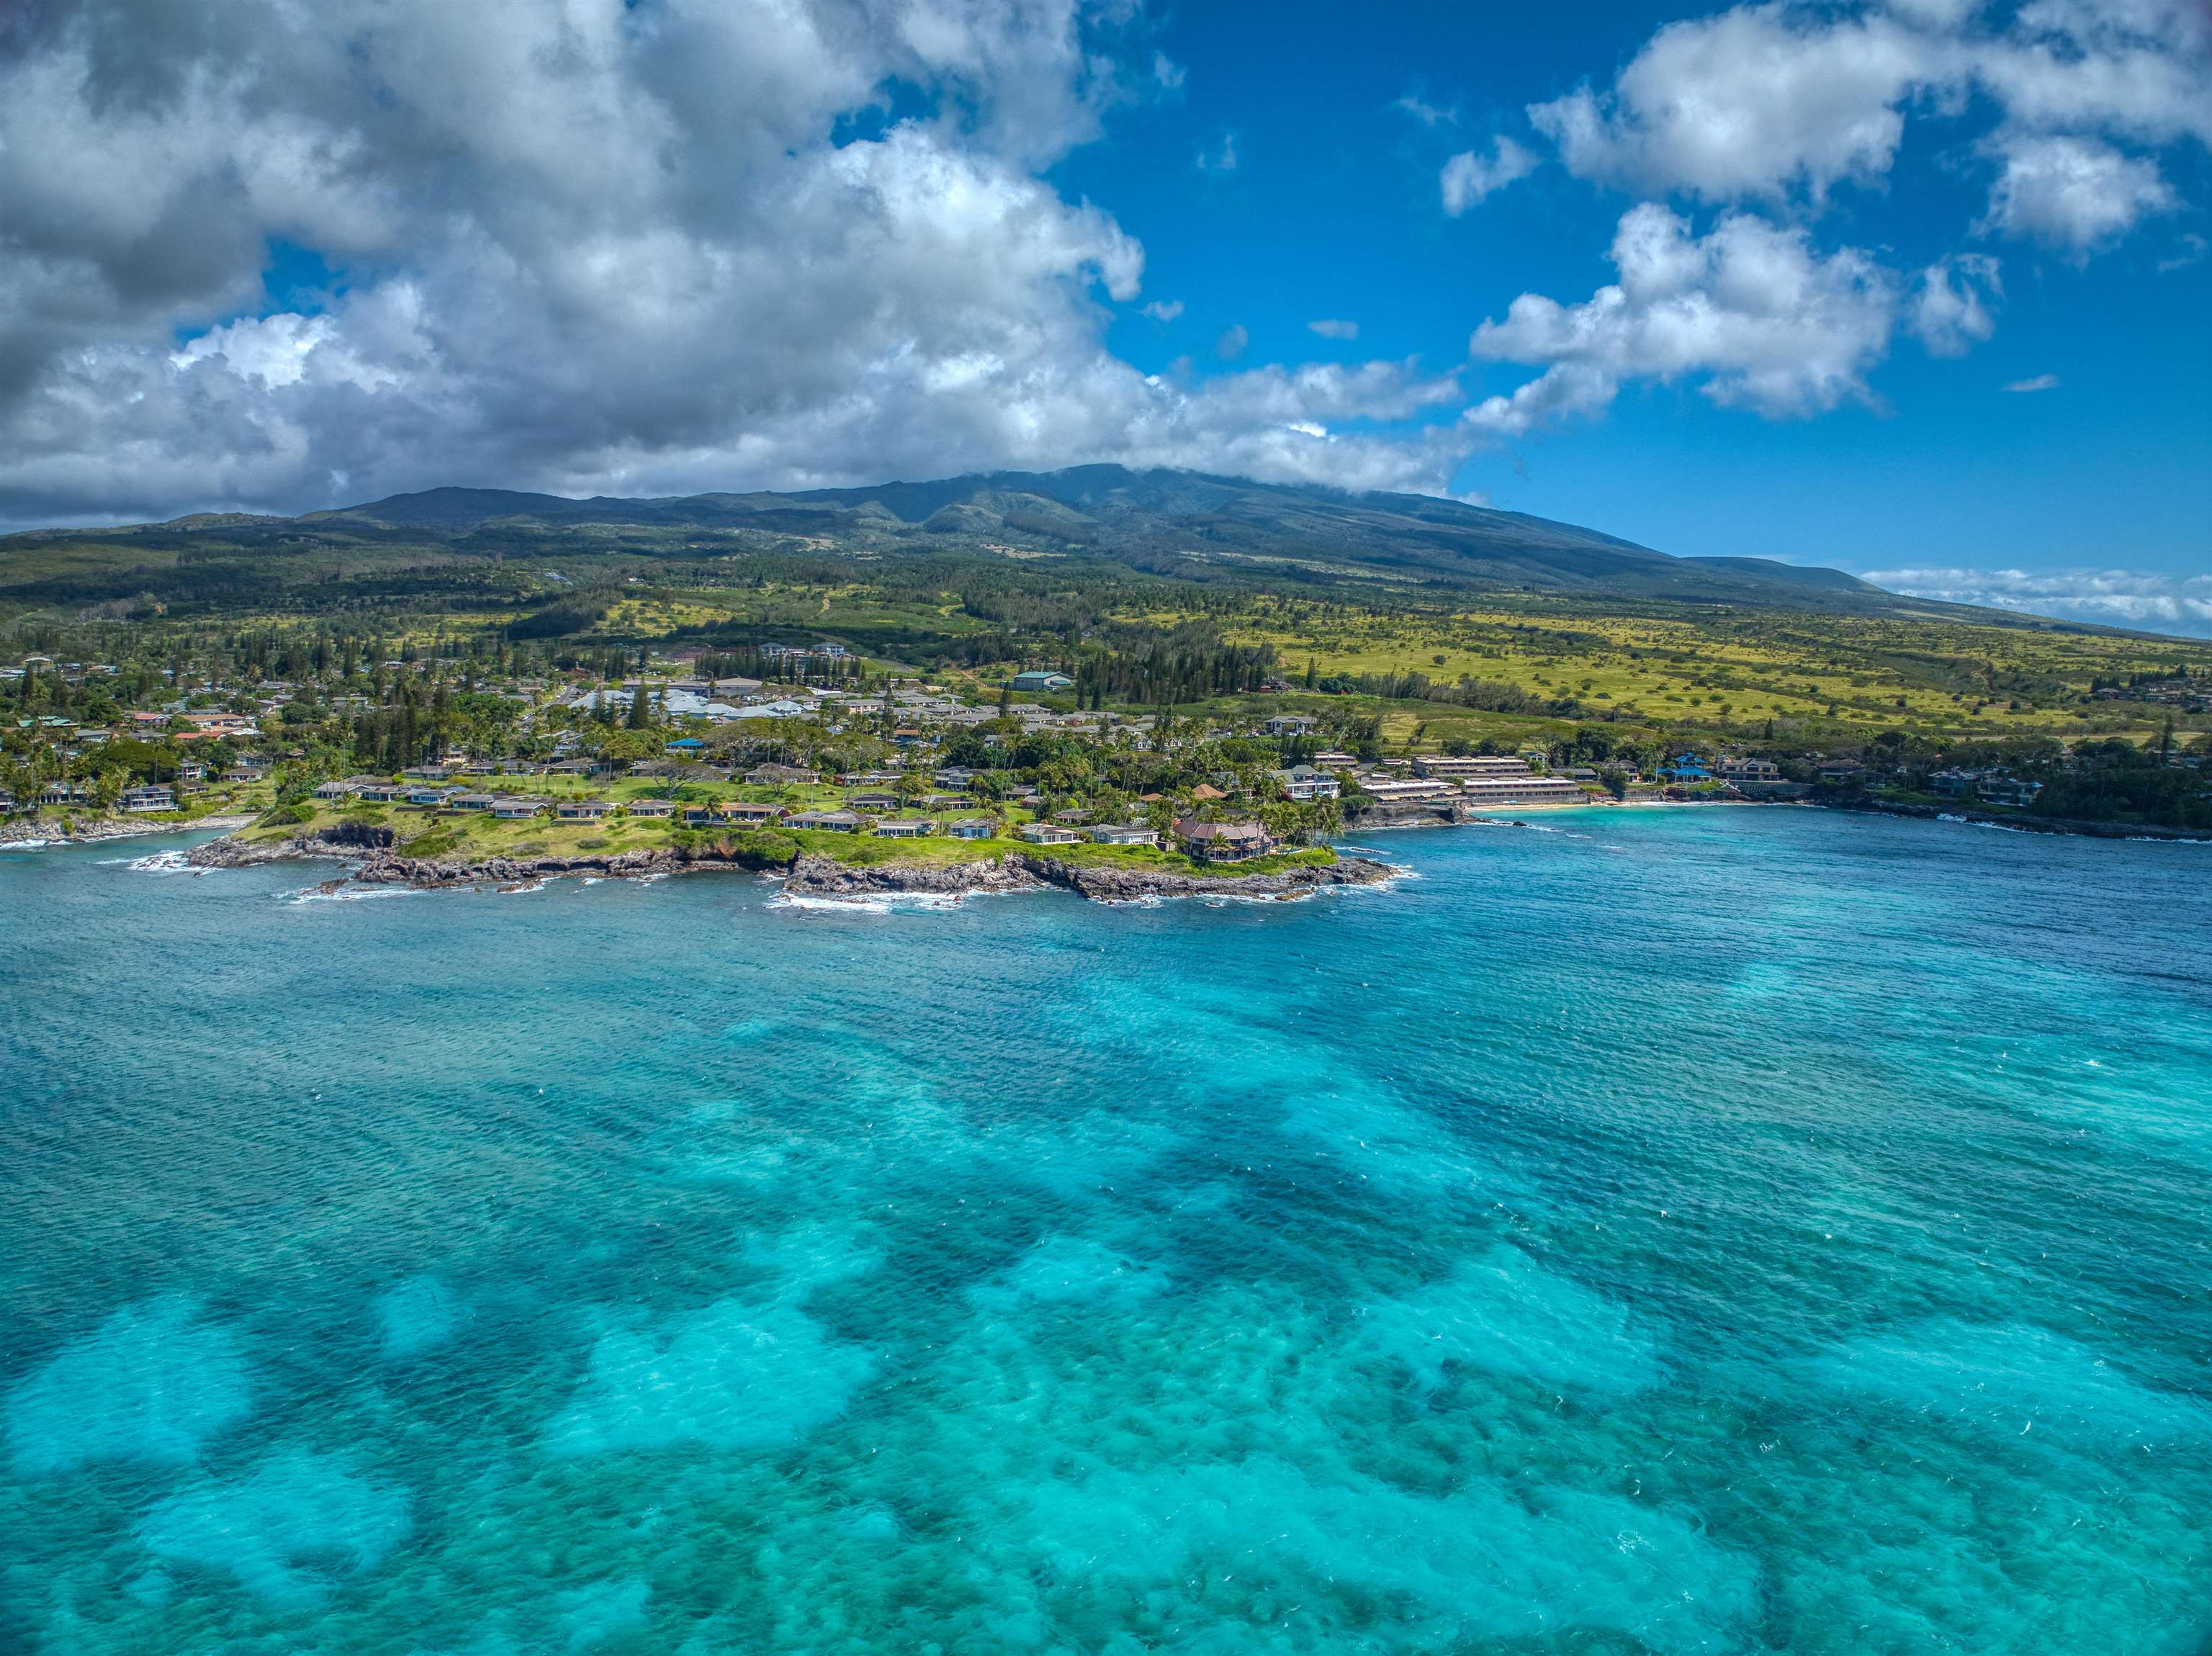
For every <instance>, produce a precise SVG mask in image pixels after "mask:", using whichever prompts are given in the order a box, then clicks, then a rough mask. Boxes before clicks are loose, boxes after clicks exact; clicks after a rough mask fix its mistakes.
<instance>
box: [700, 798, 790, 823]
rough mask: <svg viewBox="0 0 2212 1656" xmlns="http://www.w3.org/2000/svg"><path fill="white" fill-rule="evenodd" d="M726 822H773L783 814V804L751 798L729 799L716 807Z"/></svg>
mask: <svg viewBox="0 0 2212 1656" xmlns="http://www.w3.org/2000/svg"><path fill="white" fill-rule="evenodd" d="M714 810H715V811H716V812H717V813H718V814H719V815H720V816H721V817H722V819H723V820H724V821H725V822H751V823H761V822H774V821H775V819H776V818H777V817H779V816H782V815H783V807H782V806H781V805H763V804H757V803H755V802H754V801H752V800H750V799H729V800H725V801H724V802H723V803H722V804H719V805H716V806H714Z"/></svg>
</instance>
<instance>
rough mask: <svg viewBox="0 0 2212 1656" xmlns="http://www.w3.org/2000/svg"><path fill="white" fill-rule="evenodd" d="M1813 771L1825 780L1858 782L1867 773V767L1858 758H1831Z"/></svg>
mask: <svg viewBox="0 0 2212 1656" xmlns="http://www.w3.org/2000/svg"><path fill="white" fill-rule="evenodd" d="M1865 774H1866V767H1865V766H1864V765H1862V764H1860V763H1859V761H1857V760H1856V759H1831V760H1829V761H1827V762H1826V764H1823V765H1821V766H1820V767H1817V768H1816V769H1815V770H1814V775H1815V776H1818V777H1819V778H1820V779H1821V780H1822V781H1823V782H1856V781H1857V780H1858V779H1859V778H1861V777H1862V776H1864V775H1865Z"/></svg>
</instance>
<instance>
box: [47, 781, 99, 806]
mask: <svg viewBox="0 0 2212 1656" xmlns="http://www.w3.org/2000/svg"><path fill="white" fill-rule="evenodd" d="M91 797H92V790H91V789H89V788H88V787H86V786H85V785H84V784H83V783H82V782H71V781H69V780H67V779H63V780H60V781H55V782H49V783H47V784H46V786H44V787H42V788H40V790H39V803H40V804H42V805H74V804H79V803H80V802H82V801H83V800H86V799H89V798H91Z"/></svg>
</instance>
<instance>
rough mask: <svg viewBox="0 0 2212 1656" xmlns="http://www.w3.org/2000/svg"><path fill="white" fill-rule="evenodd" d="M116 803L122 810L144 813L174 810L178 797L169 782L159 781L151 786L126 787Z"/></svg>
mask: <svg viewBox="0 0 2212 1656" xmlns="http://www.w3.org/2000/svg"><path fill="white" fill-rule="evenodd" d="M115 803H116V804H117V806H118V808H120V809H121V810H127V811H135V812H139V813H142V814H144V813H151V812H155V811H164V810H175V809H176V808H177V797H176V795H175V793H174V792H172V791H171V789H170V788H169V786H168V785H167V783H158V784H156V785H155V786H151V787H143V788H125V789H124V790H123V792H122V795H121V797H119V798H118V799H117V800H116V802H115Z"/></svg>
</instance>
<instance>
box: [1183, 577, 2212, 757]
mask: <svg viewBox="0 0 2212 1656" xmlns="http://www.w3.org/2000/svg"><path fill="white" fill-rule="evenodd" d="M1153 619H1154V620H1156V621H1158V622H1162V623H1166V622H1168V621H1169V620H1170V618H1169V617H1166V616H1155V617H1153ZM1224 630H1225V635H1226V636H1227V637H1228V638H1229V639H1230V640H1231V641H1233V642H1239V643H1252V644H1270V645H1273V646H1275V648H1276V649H1277V651H1278V652H1279V653H1280V655H1281V657H1282V658H1283V660H1284V663H1285V667H1286V668H1287V669H1288V676H1289V677H1290V679H1291V682H1292V683H1293V685H1296V684H1297V683H1298V682H1300V678H1301V676H1302V674H1303V673H1304V669H1305V666H1306V664H1309V663H1310V664H1313V667H1314V669H1315V670H1316V673H1318V674H1319V675H1322V676H1328V675H1331V674H1339V675H1350V674H1363V673H1364V674H1386V673H1397V674H1403V673H1410V672H1419V673H1424V674H1426V675H1428V676H1430V677H1431V678H1433V679H1436V680H1439V681H1442V682H1455V681H1456V680H1458V679H1459V678H1460V677H1462V676H1467V677H1471V678H1475V679H1480V680H1486V681H1491V682H1498V683H1507V684H1513V685H1517V686H1519V687H1521V688H1523V689H1525V690H1528V691H1529V692H1530V693H1531V694H1532V695H1538V696H1541V697H1543V698H1545V699H1546V700H1557V699H1559V698H1565V697H1571V698H1572V699H1573V700H1574V701H1577V703H1579V704H1580V708H1581V711H1582V712H1583V713H1584V714H1585V715H1587V714H1603V713H1607V712H1610V713H1613V714H1615V715H1616V716H1618V717H1620V718H1622V719H1632V720H1634V721H1636V722H1638V723H1642V724H1649V725H1736V726H1746V725H1749V726H1763V725H1764V724H1765V722H1766V721H1767V720H1770V719H1773V720H1787V721H1791V722H1796V723H1804V722H1815V723H1838V724H1848V725H1854V726H1857V727H1860V728H1863V729H1870V730H1873V731H1880V730H1881V729H1885V728H1893V727H1911V728H1913V729H1917V730H1937V731H1946V732H1955V733H1959V734H1968V733H1975V734H1987V735H1990V736H2003V735H2011V734H2039V733H2044V734H2057V733H2062V732H2063V733H2067V734H2086V733H2105V732H2112V733H2127V732H2130V731H2138V730H2141V729H2144V728H2154V727H2155V726H2156V725H2157V724H2158V722H2159V721H2160V719H2162V717H2163V715H2162V713H2160V712H2159V711H2158V710H2154V709H2150V708H2148V707H2146V706H2145V705H2144V704H2141V703H2134V704H2129V703H2116V702H2095V703H2088V704H2087V705H2084V699H2085V698H2086V697H2087V695H2088V692H2089V689H2090V687H2091V684H2092V682H2093V681H2094V680H2095V679H2097V678H2099V677H2100V676H2102V677H2107V678H2115V677H2119V678H2124V677H2126V676H2130V675H2132V674H2136V673H2144V672H2151V671H2156V670H2165V669H2166V668H2169V667H2172V666H2175V665H2178V664H2188V665H2190V666H2192V667H2194V668H2196V669H2197V670H2200V671H2204V672H2208V673H2212V646H2205V645H2203V644H2200V643H2196V642H2192V641H2189V640H2164V639H2160V640H2149V639H2138V638H2133V637H2129V636H2126V635H2123V634H2100V633H2093V632H2087V631H2080V630H2075V629H2059V628H2053V629H2051V630H2047V631H2045V630H2036V629H2030V628H2014V627H2000V626H1987V627H1981V626H1973V625H1968V624H1961V623H1955V622H1936V621H1913V622H1901V621H1893V620H1887V619H1878V618H1861V617H1854V616H1808V615H1777V614H1772V613H1761V614H1756V615H1749V614H1741V613H1738V612H1729V611H1719V612H1712V613H1692V612H1683V611H1677V612H1675V613H1674V614H1671V615H1669V614H1663V613H1629V614H1620V613H1606V612H1603V611H1601V610H1595V609H1594V608H1590V607H1586V606H1572V607H1567V606H1555V607H1539V606H1534V605H1532V606H1529V607H1526V608H1519V607H1516V608H1513V609H1501V608H1497V607H1488V606H1486V607H1482V608H1471V609H1466V610H1433V611H1416V612H1408V611H1405V610H1391V611H1375V610H1353V609H1346V608H1345V607H1343V606H1336V605H1329V606H1322V605H1310V606H1301V605H1298V604H1283V605H1280V606H1274V607H1272V608H1270V609H1268V610H1261V611H1259V612H1257V613H1255V614H1254V615H1252V616H1249V618H1246V617H1239V618H1237V619H1236V620H1235V621H1233V622H1231V624H1230V625H1229V626H1227V627H1226V628H1225V629H1224ZM1401 722H1402V721H1401ZM2191 722H2192V723H2203V722H2204V721H2203V719H2202V718H2201V716H2200V717H2199V718H2198V719H2197V720H2195V721H2191Z"/></svg>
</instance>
